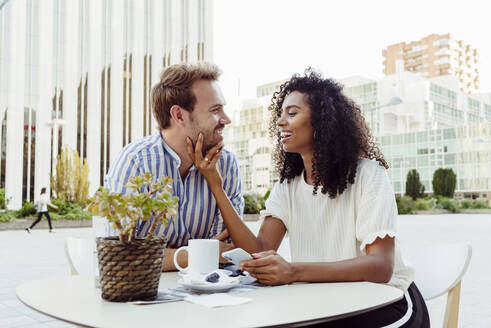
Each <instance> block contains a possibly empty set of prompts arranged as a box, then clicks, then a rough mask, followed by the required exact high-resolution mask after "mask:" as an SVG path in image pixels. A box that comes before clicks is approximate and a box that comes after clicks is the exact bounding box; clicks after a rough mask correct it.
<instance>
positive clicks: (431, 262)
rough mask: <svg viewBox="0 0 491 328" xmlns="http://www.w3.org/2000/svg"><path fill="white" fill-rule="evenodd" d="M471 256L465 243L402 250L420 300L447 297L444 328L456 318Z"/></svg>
mask: <svg viewBox="0 0 491 328" xmlns="http://www.w3.org/2000/svg"><path fill="white" fill-rule="evenodd" d="M471 256H472V247H471V245H470V244H469V243H457V244H434V243H429V244H427V245H421V244H418V243H412V244H411V245H410V246H409V245H408V247H406V248H404V257H405V259H406V260H407V261H406V262H408V264H410V265H411V266H413V267H414V269H415V278H414V281H415V283H416V285H417V286H418V289H419V290H420V292H421V294H422V295H423V298H424V299H425V300H431V299H434V298H437V297H439V296H442V295H444V294H447V304H446V307H445V316H444V318H443V327H444V328H454V327H455V328H456V327H457V324H458V321H459V320H458V319H459V303H460V286H461V282H462V277H463V276H464V274H465V272H466V271H467V268H468V267H469V262H470V260H471Z"/></svg>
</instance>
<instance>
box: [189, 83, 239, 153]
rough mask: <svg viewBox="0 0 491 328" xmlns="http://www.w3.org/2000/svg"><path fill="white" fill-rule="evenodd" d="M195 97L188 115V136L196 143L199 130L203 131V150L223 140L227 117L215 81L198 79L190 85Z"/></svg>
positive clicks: (222, 99) (205, 150)
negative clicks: (194, 102) (189, 120)
mask: <svg viewBox="0 0 491 328" xmlns="http://www.w3.org/2000/svg"><path fill="white" fill-rule="evenodd" d="M191 90H192V91H193V93H194V95H195V97H196V104H195V105H194V110H193V112H192V113H191V115H190V119H191V122H190V123H191V124H190V130H189V134H188V135H189V136H190V137H191V139H192V140H193V143H196V141H197V140H198V135H199V133H200V132H202V133H203V137H204V138H203V152H204V153H206V152H207V151H208V150H209V149H210V148H212V147H213V146H215V145H216V144H218V143H219V142H222V141H223V136H222V133H223V129H224V127H225V125H227V124H230V119H229V117H228V116H227V115H226V114H225V112H224V111H223V106H224V105H225V99H224V98H223V95H222V91H221V90H220V87H219V86H218V83H217V82H216V81H208V80H198V81H196V82H194V83H193V85H192V86H191Z"/></svg>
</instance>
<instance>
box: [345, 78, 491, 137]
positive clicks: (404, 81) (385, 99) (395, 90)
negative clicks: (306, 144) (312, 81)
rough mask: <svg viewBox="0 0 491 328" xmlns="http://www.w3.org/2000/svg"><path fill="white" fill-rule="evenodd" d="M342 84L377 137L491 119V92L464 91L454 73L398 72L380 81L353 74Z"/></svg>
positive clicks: (477, 122) (473, 123)
mask: <svg viewBox="0 0 491 328" xmlns="http://www.w3.org/2000/svg"><path fill="white" fill-rule="evenodd" d="M340 83H341V84H343V85H344V93H345V94H346V95H347V96H348V97H350V98H352V99H353V100H354V101H355V102H356V103H357V104H358V105H359V106H360V108H361V110H362V112H363V115H364V117H365V120H366V122H367V124H368V126H369V127H370V128H371V130H372V132H373V134H374V135H375V136H378V137H380V136H383V135H389V134H401V133H408V132H414V131H422V130H431V129H440V128H446V127H455V126H458V125H475V124H480V123H484V122H490V121H491V98H490V97H491V94H489V93H488V94H467V93H464V92H463V91H461V90H460V88H459V81H458V79H457V78H456V77H454V76H450V75H446V76H440V77H435V78H430V79H428V78H424V77H422V76H420V75H418V74H415V73H412V72H406V71H398V72H397V73H396V74H393V75H390V76H385V77H384V78H382V79H380V80H378V81H376V80H372V79H368V78H364V77H360V76H353V77H349V78H346V79H342V80H340ZM394 100H397V101H394Z"/></svg>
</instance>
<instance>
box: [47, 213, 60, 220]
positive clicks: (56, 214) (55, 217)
mask: <svg viewBox="0 0 491 328" xmlns="http://www.w3.org/2000/svg"><path fill="white" fill-rule="evenodd" d="M49 216H51V220H53V221H57V220H60V219H63V216H61V215H60V214H58V213H56V212H49ZM44 219H46V218H44Z"/></svg>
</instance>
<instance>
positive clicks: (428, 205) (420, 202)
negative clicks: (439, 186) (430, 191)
mask: <svg viewBox="0 0 491 328" xmlns="http://www.w3.org/2000/svg"><path fill="white" fill-rule="evenodd" d="M414 209H415V210H417V211H427V210H431V209H432V202H430V200H429V199H424V198H418V199H416V201H415V202H414Z"/></svg>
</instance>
